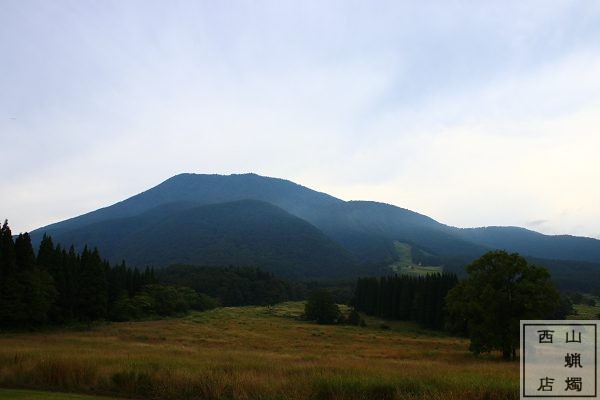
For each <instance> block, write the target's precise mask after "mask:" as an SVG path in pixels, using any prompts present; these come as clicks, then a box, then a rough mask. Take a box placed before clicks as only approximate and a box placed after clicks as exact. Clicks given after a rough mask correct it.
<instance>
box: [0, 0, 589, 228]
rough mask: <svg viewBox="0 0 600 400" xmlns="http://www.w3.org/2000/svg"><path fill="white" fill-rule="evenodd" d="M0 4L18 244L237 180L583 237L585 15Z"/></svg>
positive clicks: (320, 6) (356, 7) (492, 7)
mask: <svg viewBox="0 0 600 400" xmlns="http://www.w3.org/2000/svg"><path fill="white" fill-rule="evenodd" d="M0 7H2V8H3V11H4V12H0V51H2V52H3V54H6V55H7V57H6V63H5V65H4V66H3V72H4V73H3V75H2V76H0V86H2V87H3V91H2V92H1V93H0V111H1V112H0V116H2V115H5V116H11V117H16V118H17V120H9V119H8V118H0V139H1V141H2V152H3V153H2V154H3V160H4V162H5V165H10V166H11V168H5V169H2V170H0V184H1V186H2V189H3V191H6V192H10V193H12V194H13V195H12V196H10V197H8V198H7V197H3V198H2V199H0V202H1V203H0V205H1V209H2V210H3V212H5V213H7V214H8V215H6V216H7V217H8V218H10V220H11V221H12V222H13V226H15V228H16V229H17V230H25V229H33V228H36V227H38V226H40V225H45V224H47V223H50V222H54V221H56V220H59V219H64V218H67V217H71V216H73V215H76V214H79V213H83V212H86V211H89V210H91V209H95V208H99V207H102V206H106V205H108V204H110V203H113V202H116V201H118V200H121V199H123V198H125V197H127V196H131V195H134V194H136V193H138V192H140V191H142V190H144V189H146V188H148V187H150V186H152V185H155V184H157V183H159V182H160V181H162V180H163V179H166V178H168V177H169V176H171V175H174V174H176V173H180V172H205V173H236V172H250V171H252V172H257V173H261V174H265V175H269V176H278V177H283V178H288V179H291V180H294V181H297V182H299V183H301V184H304V185H306V186H310V187H314V188H316V189H319V190H321V191H326V192H330V193H332V194H334V195H337V196H340V197H343V198H345V199H353V198H354V199H355V198H361V199H374V200H380V201H387V202H389V203H393V204H397V205H400V206H403V207H407V208H411V209H414V210H416V211H419V212H422V213H426V214H429V215H431V216H432V217H435V218H437V219H438V220H440V221H442V222H445V223H450V224H455V225H459V226H476V225H519V224H523V221H534V220H540V219H546V220H548V221H549V222H547V223H546V224H543V225H539V229H544V232H549V233H563V232H564V233H575V234H587V235H594V234H597V232H598V226H597V225H598V222H597V221H600V215H598V213H597V212H596V210H597V206H596V205H597V204H599V203H600V194H599V192H598V189H597V188H596V187H595V186H594V185H593V183H592V182H594V181H596V180H597V177H598V176H600V170H599V168H600V167H599V164H600V163H598V162H597V161H596V159H597V157H596V154H595V151H596V149H598V148H600V146H599V145H600V143H599V142H598V135H597V132H598V128H599V127H600V117H598V112H597V110H598V108H599V107H600V95H599V93H600V77H598V74H597V73H596V71H598V70H599V69H600V49H599V48H598V43H599V42H598V41H597V38H598V37H600V36H599V35H600V23H598V22H600V7H599V6H598V5H596V4H595V3H594V2H570V1H561V2H554V3H553V4H552V6H550V5H548V4H547V2H533V3H523V2H516V1H515V2H503V3H501V4H500V3H499V4H484V3H481V4H473V3H469V4H467V3H465V2H460V1H456V2H444V3H443V4H440V3H435V2H431V3H430V2H424V3H422V4H421V3H419V4H418V5H416V4H412V5H411V4H406V3H397V2H376V3H369V4H368V5H366V4H361V3H348V2H335V1H334V2H326V3H323V2H303V3H286V2H276V3H271V4H261V5H256V4H255V3H251V2H243V1H240V2H235V3H202V2H187V1H176V2H171V3H169V5H165V4H164V3H160V2H156V3H153V2H136V1H131V2H126V3H124V2H116V1H115V2H103V3H98V4H94V5H90V4H82V3H62V2H53V3H48V2H18V3H8V4H6V3H5V4H2V6H0ZM32 210H33V211H32ZM0 217H2V216H0Z"/></svg>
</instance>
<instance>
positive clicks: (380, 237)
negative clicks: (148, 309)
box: [32, 174, 600, 278]
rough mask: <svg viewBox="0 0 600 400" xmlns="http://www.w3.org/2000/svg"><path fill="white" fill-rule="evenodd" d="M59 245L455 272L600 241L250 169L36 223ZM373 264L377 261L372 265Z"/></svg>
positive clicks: (568, 255) (188, 178)
mask: <svg viewBox="0 0 600 400" xmlns="http://www.w3.org/2000/svg"><path fill="white" fill-rule="evenodd" d="M44 233H48V234H50V235H52V237H53V238H54V240H55V241H57V242H59V243H62V244H63V245H64V246H69V245H71V244H74V245H75V246H76V247H78V248H81V247H83V246H84V245H88V246H96V247H98V249H99V250H100V252H101V253H102V254H103V255H104V256H106V257H107V258H109V259H110V260H111V261H120V260H121V259H125V260H126V261H127V262H129V263H131V264H133V265H140V266H143V265H153V266H164V265H169V264H174V263H189V264H204V265H227V264H235V265H259V266H263V267H264V268H266V269H268V270H270V271H273V272H276V273H279V274H282V275H286V276H293V277H302V278H308V277H323V276H343V275H345V274H346V275H347V274H352V273H354V272H355V271H357V268H359V269H360V270H363V271H364V268H365V267H364V266H365V265H372V266H375V265H377V266H385V265H386V264H389V263H392V262H394V261H395V259H396V258H397V254H396V252H395V250H394V245H393V243H394V241H400V242H403V243H408V244H410V245H411V246H412V253H413V254H412V256H413V259H414V260H415V262H423V263H424V264H428V265H444V266H446V267H447V268H449V269H457V268H459V267H462V266H463V265H464V264H465V263H467V262H469V261H471V260H472V259H474V258H476V257H478V256H479V255H481V254H482V253H484V252H485V251H487V250H489V249H494V248H501V249H506V250H509V251H518V252H520V253H521V254H523V255H526V256H531V257H537V258H541V259H553V260H563V261H568V260H574V261H583V262H589V263H597V262H600V240H596V239H590V238H582V237H574V236H547V235H542V234H539V233H536V232H533V231H529V230H526V229H523V228H514V227H504V228H502V227H489V228H473V229H460V228H454V227H451V226H447V225H444V224H442V223H439V222H437V221H435V220H433V219H431V218H429V217H427V216H425V215H421V214H418V213H416V212H413V211H410V210H407V209H403V208H400V207H396V206H393V205H389V204H383V203H377V202H371V201H343V200H340V199H337V198H335V197H333V196H330V195H328V194H326V193H320V192H317V191H314V190H311V189H309V188H306V187H303V186H301V185H298V184H296V183H293V182H290V181H287V180H283V179H277V178H268V177H263V176H259V175H255V174H241V175H228V176H223V175H199V174H181V175H177V176H174V177H172V178H170V179H168V180H166V181H165V182H163V183H161V184H159V185H157V186H155V187H153V188H151V189H149V190H147V191H145V192H143V193H140V194H138V195H135V196H133V197H131V198H128V199H126V200H124V201H121V202H119V203H116V204H114V205H111V206H109V207H106V208H102V209H99V210H96V211H92V212H90V213H87V214H84V215H81V216H78V217H75V218H71V219H68V220H65V221H62V222H58V223H55V224H52V225H48V226H46V227H43V228H39V229H37V230H35V231H34V232H32V238H33V239H34V241H39V240H40V239H41V237H42V235H43V234H44ZM378 268H379V267H378Z"/></svg>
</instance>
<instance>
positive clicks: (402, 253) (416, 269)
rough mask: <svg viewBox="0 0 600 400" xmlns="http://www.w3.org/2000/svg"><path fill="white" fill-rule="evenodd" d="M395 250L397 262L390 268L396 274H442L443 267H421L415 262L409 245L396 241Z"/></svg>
mask: <svg viewBox="0 0 600 400" xmlns="http://www.w3.org/2000/svg"><path fill="white" fill-rule="evenodd" d="M394 250H395V251H396V257H397V259H396V261H394V263H393V264H390V265H389V268H390V269H391V270H392V271H393V272H394V273H396V274H402V275H412V276H425V275H429V274H441V273H442V272H444V268H443V267H439V266H438V267H435V266H421V265H417V264H415V263H414V262H413V259H412V246H411V245H410V244H408V243H402V242H399V241H397V240H396V241H394Z"/></svg>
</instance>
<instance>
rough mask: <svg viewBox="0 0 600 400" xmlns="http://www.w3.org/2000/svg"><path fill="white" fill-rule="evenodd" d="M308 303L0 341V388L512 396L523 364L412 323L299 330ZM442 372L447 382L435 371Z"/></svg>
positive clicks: (205, 394)
mask: <svg viewBox="0 0 600 400" xmlns="http://www.w3.org/2000/svg"><path fill="white" fill-rule="evenodd" d="M302 310H303V303H284V304H280V305H277V306H274V307H240V308H222V309H216V310H212V311H207V312H202V313H193V314H191V315H189V316H188V317H185V318H179V319H169V320H161V321H147V322H124V323H113V324H111V325H108V326H101V327H97V328H95V329H94V330H92V331H82V332H78V331H70V332H64V331H63V332H44V333H35V334H33V333H32V334H3V335H0V386H1V387H5V388H9V387H10V388H29V389H38V390H52V391H70V392H77V393H88V394H104V395H112V396H115V397H132V398H139V399H153V398H155V399H207V400H210V399H231V398H236V399H298V400H299V399H315V398H316V399H377V400H381V399H383V400H385V399H406V398H409V399H461V400H462V399H465V398H469V399H517V398H518V386H519V379H518V375H519V367H518V365H517V364H516V363H504V362H499V361H497V359H496V358H497V356H494V357H493V358H485V357H480V358H475V357H473V356H472V355H471V354H469V353H468V351H467V347H468V343H467V341H465V340H463V339H457V338H452V337H447V336H444V335H442V334H439V333H436V332H432V331H427V330H422V329H420V328H418V327H417V326H416V325H415V324H412V323H407V322H390V321H386V322H385V324H387V325H386V326H387V327H389V329H386V330H382V329H381V328H380V326H381V325H382V324H383V323H384V321H382V320H379V319H375V318H371V317H367V318H366V320H367V324H368V326H367V327H366V328H360V327H350V326H322V325H315V324H312V323H309V322H305V321H300V320H298V319H297V317H298V316H299V315H300V314H301V313H302ZM440 371H444V372H445V373H444V374H440V373H439V372H440Z"/></svg>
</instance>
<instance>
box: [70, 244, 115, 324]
mask: <svg viewBox="0 0 600 400" xmlns="http://www.w3.org/2000/svg"><path fill="white" fill-rule="evenodd" d="M77 281H78V287H77V310H76V312H77V317H78V318H79V319H80V320H82V321H86V322H88V323H90V322H91V321H94V320H97V319H101V318H105V317H106V315H107V311H108V309H107V306H108V292H107V279H106V271H105V269H104V265H103V263H102V260H101V259H100V255H99V254H98V250H97V249H94V250H93V251H90V250H88V248H87V247H85V248H84V249H83V252H82V253H81V262H80V267H79V274H78V280H77Z"/></svg>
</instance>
